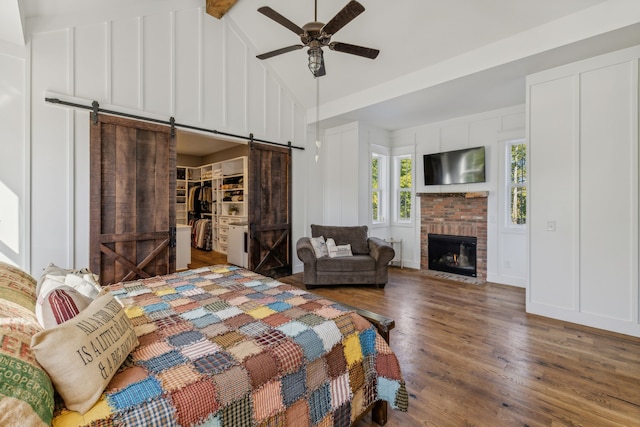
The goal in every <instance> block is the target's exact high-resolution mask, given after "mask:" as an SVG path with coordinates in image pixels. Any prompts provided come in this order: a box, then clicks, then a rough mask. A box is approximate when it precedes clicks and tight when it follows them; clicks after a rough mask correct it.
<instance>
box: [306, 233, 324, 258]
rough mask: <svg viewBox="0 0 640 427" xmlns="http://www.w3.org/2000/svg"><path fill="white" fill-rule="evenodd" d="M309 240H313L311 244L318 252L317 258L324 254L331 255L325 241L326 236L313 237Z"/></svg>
mask: <svg viewBox="0 0 640 427" xmlns="http://www.w3.org/2000/svg"><path fill="white" fill-rule="evenodd" d="M309 240H311V246H313V250H314V252H315V253H316V258H321V257H323V256H327V255H329V251H328V250H327V244H326V242H325V241H324V236H320V237H312V238H311V239H309Z"/></svg>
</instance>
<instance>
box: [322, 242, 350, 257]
mask: <svg viewBox="0 0 640 427" xmlns="http://www.w3.org/2000/svg"><path fill="white" fill-rule="evenodd" d="M327 251H328V252H329V258H338V257H343V256H353V253H351V244H348V245H336V242H335V240H333V239H332V238H328V239H327Z"/></svg>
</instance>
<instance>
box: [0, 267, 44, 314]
mask: <svg viewBox="0 0 640 427" xmlns="http://www.w3.org/2000/svg"><path fill="white" fill-rule="evenodd" d="M0 298H1V299H5V300H8V301H12V302H14V303H16V304H20V305H21V306H23V307H24V308H26V309H28V310H31V311H33V309H34V307H35V305H36V279H34V278H33V277H31V276H30V275H28V274H27V273H25V272H24V271H22V270H20V269H19V268H17V267H14V266H12V265H10V264H7V263H4V262H1V261H0Z"/></svg>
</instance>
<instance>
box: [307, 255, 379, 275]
mask: <svg viewBox="0 0 640 427" xmlns="http://www.w3.org/2000/svg"><path fill="white" fill-rule="evenodd" d="M316 269H317V271H318V272H323V271H333V272H344V273H349V272H357V271H372V270H375V269H376V262H375V260H374V259H373V258H372V257H370V256H369V255H354V256H350V257H340V258H329V257H322V258H318V261H317V263H316Z"/></svg>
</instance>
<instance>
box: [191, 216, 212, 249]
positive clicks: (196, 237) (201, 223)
mask: <svg viewBox="0 0 640 427" xmlns="http://www.w3.org/2000/svg"><path fill="white" fill-rule="evenodd" d="M189 225H191V245H192V246H193V247H194V248H197V249H203V250H205V251H210V250H213V228H212V225H211V220H210V219H195V220H191V221H190V222H189Z"/></svg>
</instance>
